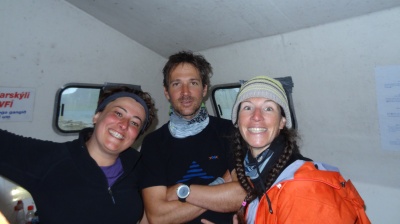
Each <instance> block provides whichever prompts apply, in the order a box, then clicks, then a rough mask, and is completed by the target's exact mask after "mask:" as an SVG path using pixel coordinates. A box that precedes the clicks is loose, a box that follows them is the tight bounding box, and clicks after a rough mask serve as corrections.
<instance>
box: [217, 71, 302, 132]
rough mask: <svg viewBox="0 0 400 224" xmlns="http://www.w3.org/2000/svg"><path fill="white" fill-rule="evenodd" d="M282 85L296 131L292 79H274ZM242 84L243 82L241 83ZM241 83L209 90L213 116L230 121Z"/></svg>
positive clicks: (223, 85) (218, 86)
mask: <svg viewBox="0 0 400 224" xmlns="http://www.w3.org/2000/svg"><path fill="white" fill-rule="evenodd" d="M275 79H277V80H279V81H280V82H281V83H282V86H283V88H284V89H285V91H286V95H287V96H288V101H289V110H290V113H291V119H292V124H293V128H295V129H297V121H296V114H295V112H294V106H293V99H292V89H293V81H292V77H290V76H288V77H281V78H275ZM243 82H244V81H243ZM240 83H242V82H238V83H231V84H222V85H215V86H213V87H212V89H211V104H212V107H213V110H214V114H215V116H217V117H221V118H225V119H229V120H230V119H231V115H232V107H233V104H234V103H235V100H236V96H237V94H238V92H239V89H240V86H241V84H240Z"/></svg>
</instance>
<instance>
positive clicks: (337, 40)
mask: <svg viewBox="0 0 400 224" xmlns="http://www.w3.org/2000/svg"><path fill="white" fill-rule="evenodd" d="M399 15H400V8H395V9H392V10H387V11H382V12H379V13H374V14H371V15H367V16H363V17H358V18H354V19H350V20H345V21H341V22H337V23H333V24H327V25H324V26H319V27H314V28H310V29H305V30H301V31H297V32H292V33H288V34H284V35H280V36H274V37H270V38H264V39H258V40H253V41H248V42H241V43H237V44H233V45H230V46H225V47H221V48H215V49H211V50H207V51H204V52H201V53H203V54H204V55H205V57H206V58H207V59H208V60H209V61H210V62H211V63H212V65H213V67H214V73H215V75H214V77H213V78H212V83H213V84H214V85H215V84H222V83H231V82H236V81H238V80H239V79H248V78H250V77H252V76H255V75H270V76H272V77H279V76H288V75H290V76H292V77H293V81H294V85H295V87H294V92H293V98H294V103H295V110H296V115H297V118H298V125H299V131H300V134H301V135H302V139H303V142H302V151H303V153H304V154H305V155H306V156H308V157H310V158H313V159H314V160H319V161H325V162H328V163H330V164H334V165H336V166H338V167H339V168H340V169H341V171H342V173H343V175H344V176H345V177H346V178H350V179H352V181H353V182H354V183H355V185H356V187H357V188H358V190H359V192H360V194H361V195H362V196H363V198H364V200H365V201H366V204H367V213H368V215H369V217H370V219H371V221H372V223H389V224H390V223H393V224H394V223H399V221H400V213H399V212H398V211H397V210H398V208H399V207H400V178H399V174H398V171H399V170H400V169H399V168H400V165H399V163H398V161H399V159H400V152H386V151H382V150H381V148H380V139H379V127H378V115H377V108H376V105H377V103H376V94H375V79H374V68H375V66H386V65H396V64H397V65H398V64H399V63H400V60H399V59H400V41H398V40H400V16H399ZM0 29H1V30H0V74H1V75H0V86H2V87H33V88H35V89H36V99H35V107H34V118H33V121H32V122H10V123H0V127H1V128H4V129H7V130H10V131H12V132H15V133H18V134H22V135H28V136H32V137H36V138H40V139H48V140H53V141H60V142H61V141H67V140H71V139H74V138H75V137H71V136H69V137H65V136H60V135H58V134H56V133H55V132H54V131H53V129H52V124H51V122H52V119H50V118H52V116H53V106H54V104H53V103H54V97H55V93H56V91H57V89H58V88H60V87H61V86H62V85H63V84H65V83H68V82H82V83H99V84H101V83H104V82H121V83H122V82H127V83H133V84H140V85H142V88H143V89H144V90H146V91H149V92H151V94H152V96H153V97H154V98H155V101H156V107H157V108H158V109H159V112H158V116H159V120H160V121H159V125H160V124H163V123H164V122H166V121H167V119H168V116H167V113H168V103H167V101H166V100H165V98H164V95H163V92H162V75H161V69H162V66H163V65H164V63H165V61H166V59H165V58H163V57H161V56H159V55H157V54H155V53H154V52H152V51H150V50H148V49H147V48H145V47H143V46H141V45H139V44H138V43H136V42H134V41H132V40H130V39H128V38H127V37H125V36H123V35H122V34H120V33H118V32H116V31H114V30H112V29H110V28H109V27H108V26H106V25H104V24H102V23H100V22H98V21H97V20H95V19H94V18H92V17H91V16H89V15H87V14H85V13H83V12H82V11H80V10H79V9H77V8H75V7H74V6H72V5H70V4H68V3H66V2H65V1H63V0H41V1H29V0H25V1H13V0H5V1H1V2H0ZM207 106H208V107H209V111H210V112H212V109H211V107H210V104H209V103H208V104H207ZM14 187H16V186H15V185H13V184H10V183H9V182H7V181H6V180H4V179H2V178H0V210H1V211H3V212H8V211H9V210H8V209H10V208H11V207H10V206H11V204H7V203H9V197H10V196H9V191H10V189H12V188H14ZM27 200H29V199H27ZM3 202H5V203H3ZM29 202H30V201H28V203H29Z"/></svg>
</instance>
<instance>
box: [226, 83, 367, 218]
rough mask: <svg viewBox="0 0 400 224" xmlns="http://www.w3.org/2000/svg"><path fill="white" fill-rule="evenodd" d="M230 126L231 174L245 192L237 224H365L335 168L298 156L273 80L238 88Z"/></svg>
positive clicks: (358, 199) (354, 197)
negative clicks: (233, 170)
mask: <svg viewBox="0 0 400 224" xmlns="http://www.w3.org/2000/svg"><path fill="white" fill-rule="evenodd" d="M232 122H233V124H234V125H235V127H236V129H235V139H234V144H235V147H234V150H235V151H234V153H235V161H236V172H237V175H238V179H239V182H240V183H241V185H242V187H243V188H244V189H245V190H246V191H247V196H246V198H245V199H244V201H243V203H242V207H241V209H240V210H239V212H238V214H237V217H238V221H239V223H268V224H270V223H352V224H354V223H359V224H360V223H370V222H369V220H368V218H367V216H366V214H365V212H364V202H363V200H362V198H361V197H360V196H359V195H358V193H357V191H356V190H355V188H354V186H353V185H352V184H351V182H350V181H347V182H346V181H345V180H344V179H343V177H342V176H341V175H340V173H339V171H338V169H337V168H335V167H332V166H329V165H327V164H323V163H317V162H312V161H311V160H310V159H307V158H305V157H303V156H302V155H301V154H300V152H299V147H298V145H297V141H296V139H297V135H296V132H295V130H294V129H293V128H292V122H291V116H290V110H289V104H288V100H287V96H286V93H285V90H284V89H283V87H282V85H281V83H280V82H279V81H278V80H275V79H272V78H269V77H266V76H258V77H254V78H252V79H250V80H249V81H247V82H246V83H245V84H243V85H242V87H241V88H240V90H239V93H238V96H237V99H236V102H235V104H234V107H233V110H232Z"/></svg>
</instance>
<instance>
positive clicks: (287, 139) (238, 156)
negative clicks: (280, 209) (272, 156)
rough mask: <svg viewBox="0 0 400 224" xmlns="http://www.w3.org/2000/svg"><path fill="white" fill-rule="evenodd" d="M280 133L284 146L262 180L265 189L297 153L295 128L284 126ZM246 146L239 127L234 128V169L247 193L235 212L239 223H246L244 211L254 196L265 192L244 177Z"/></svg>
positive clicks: (256, 196) (257, 196)
mask: <svg viewBox="0 0 400 224" xmlns="http://www.w3.org/2000/svg"><path fill="white" fill-rule="evenodd" d="M280 135H282V136H283V138H284V145H285V147H284V149H283V153H282V154H281V156H280V157H279V158H278V160H277V162H276V163H275V164H274V165H273V167H272V168H271V169H270V170H269V171H268V173H267V175H266V179H265V180H264V185H265V188H266V189H269V188H270V187H271V186H272V184H273V183H274V182H275V180H276V179H277V178H278V176H279V174H280V173H281V172H282V171H283V170H284V168H285V167H286V166H287V165H288V164H287V163H288V161H289V160H290V158H291V156H292V155H293V154H296V153H299V147H298V145H297V139H298V136H297V131H296V130H295V129H288V128H287V127H284V128H283V129H282V130H281V131H280ZM247 148H248V145H247V143H246V141H245V140H244V139H243V137H242V136H241V134H240V132H239V129H238V128H236V129H235V131H234V139H233V149H234V158H235V169H236V173H237V177H238V180H239V183H240V184H241V186H242V187H243V188H244V189H245V191H246V192H247V195H246V197H245V199H244V201H243V203H242V207H241V208H240V209H239V210H238V212H237V216H238V220H239V223H246V220H245V219H246V218H245V212H246V209H247V206H248V205H249V203H250V202H251V201H253V200H255V199H256V198H261V197H262V195H263V194H264V193H266V192H263V191H261V190H260V189H255V188H254V187H253V185H252V184H251V182H250V180H249V179H248V178H247V177H246V174H245V169H244V158H245V155H246V152H247ZM267 199H269V198H267ZM270 212H271V213H272V208H270Z"/></svg>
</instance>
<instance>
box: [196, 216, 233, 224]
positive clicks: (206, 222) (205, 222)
mask: <svg viewBox="0 0 400 224" xmlns="http://www.w3.org/2000/svg"><path fill="white" fill-rule="evenodd" d="M232 221H233V224H238V223H239V221H238V219H237V215H233V218H232ZM201 223H203V224H215V223H213V222H210V221H208V220H207V219H202V220H201Z"/></svg>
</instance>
